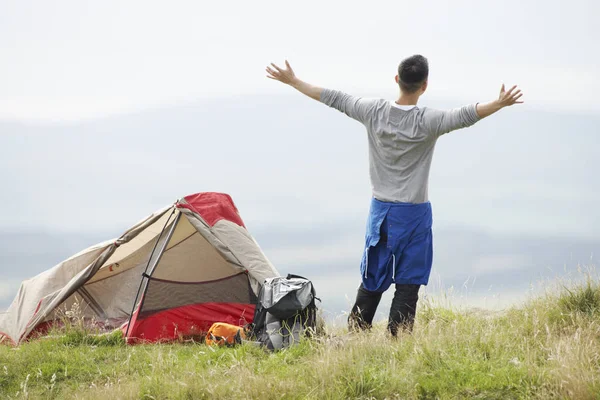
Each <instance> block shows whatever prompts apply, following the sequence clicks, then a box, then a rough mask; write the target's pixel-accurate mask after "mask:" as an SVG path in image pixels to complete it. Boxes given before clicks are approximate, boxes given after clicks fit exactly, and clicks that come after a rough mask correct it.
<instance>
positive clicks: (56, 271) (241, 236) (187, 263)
mask: <svg viewBox="0 0 600 400" xmlns="http://www.w3.org/2000/svg"><path fill="white" fill-rule="evenodd" d="M178 215H179V218H177V216H178ZM176 221H177V225H176V226H174V229H173V233H172V235H171V236H170V239H169V242H168V244H167V246H165V251H164V253H163V254H162V256H161V258H160V261H159V263H158V264H157V266H156V268H155V270H154V272H153V277H155V278H157V279H164V280H172V281H178V282H203V281H209V280H215V279H221V278H225V277H229V276H233V275H236V274H238V273H240V272H243V271H246V270H247V271H248V278H249V280H250V283H251V286H252V290H253V291H254V292H255V294H256V295H258V293H259V290H260V286H261V285H262V283H263V282H264V280H265V279H266V278H271V277H275V276H279V273H278V272H277V270H276V269H275V268H274V267H273V265H272V264H271V263H270V262H269V260H268V259H267V258H266V257H265V255H264V254H263V252H262V251H261V249H260V247H259V246H258V244H257V243H256V241H255V240H254V239H253V238H252V236H251V235H250V234H249V233H248V231H247V230H246V229H244V228H242V227H240V226H238V225H237V224H235V223H232V222H229V221H225V220H221V221H219V222H217V223H216V224H215V226H213V227H210V226H209V225H208V224H206V223H205V222H204V220H202V218H200V217H199V216H198V215H197V214H195V213H194V212H192V211H190V210H188V209H185V208H182V209H177V208H176V206H170V207H166V208H164V209H162V210H159V211H157V212H156V213H154V214H152V215H150V216H149V217H147V218H145V219H144V220H142V221H140V222H139V223H138V224H136V225H135V226H134V227H133V228H131V229H129V230H128V231H127V232H125V233H124V234H123V235H122V236H121V237H120V238H119V239H117V240H110V241H107V242H103V243H100V244H98V245H95V246H92V247H90V248H87V249H85V250H83V251H82V252H80V253H78V254H76V255H74V256H72V257H71V258H69V259H68V260H66V261H63V262H62V263H60V264H58V265H56V266H55V267H54V268H52V269H50V270H48V271H46V272H43V273H41V274H39V275H38V276H36V277H34V278H32V279H29V280H26V281H24V282H23V284H22V285H21V288H20V289H19V292H18V294H17V297H16V298H15V300H14V301H13V303H12V304H11V306H10V307H9V309H8V310H7V312H5V313H2V314H0V342H1V341H2V335H7V336H8V337H9V338H10V339H12V341H13V342H14V343H15V344H18V343H20V342H21V341H22V340H24V339H25V338H26V337H27V335H28V334H29V333H30V332H31V331H32V330H33V329H34V328H35V327H36V326H37V325H38V324H39V323H40V322H43V321H48V320H52V319H55V318H56V317H57V316H59V315H61V313H63V312H64V311H65V310H70V309H72V308H73V306H74V305H75V304H77V305H78V307H79V310H80V313H81V314H80V315H83V316H85V317H90V318H96V319H107V320H119V319H121V320H122V319H126V318H128V317H129V316H130V313H131V308H132V307H133V302H134V301H135V297H136V294H137V291H138V288H139V285H140V283H141V282H142V273H143V272H144V271H145V269H146V266H147V265H148V264H149V261H150V260H149V258H150V256H151V255H152V250H153V249H154V248H155V244H156V240H157V238H158V236H159V235H160V234H161V232H162V231H163V227H165V224H166V223H167V222H168V224H167V225H166V226H167V229H165V232H170V231H171V227H173V224H174V223H175V222H176ZM167 239H168V235H167V234H164V235H162V236H161V240H160V242H159V243H158V245H156V249H157V250H156V252H155V253H154V254H153V255H152V256H153V259H154V258H156V257H158V255H159V250H160V249H162V248H163V246H164V242H165V241H166V240H167ZM153 263H154V260H153V261H152V262H151V263H150V265H152V264H153ZM149 272H150V271H149ZM88 300H89V301H88ZM59 306H60V307H59Z"/></svg>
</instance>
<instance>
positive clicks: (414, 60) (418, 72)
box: [398, 54, 429, 93]
mask: <svg viewBox="0 0 600 400" xmlns="http://www.w3.org/2000/svg"><path fill="white" fill-rule="evenodd" d="M428 76H429V63H428V62H427V59H426V58H425V57H423V56H422V55H420V54H415V55H414V56H410V57H408V58H405V59H404V60H402V62H401V63H400V65H399V66H398V77H399V79H398V81H399V82H398V83H399V84H400V89H402V91H403V92H405V93H414V92H416V91H417V90H419V89H420V88H421V86H422V85H423V83H424V82H425V81H426V80H427V77H428Z"/></svg>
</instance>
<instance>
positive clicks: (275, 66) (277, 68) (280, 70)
mask: <svg viewBox="0 0 600 400" xmlns="http://www.w3.org/2000/svg"><path fill="white" fill-rule="evenodd" d="M271 65H272V66H273V68H275V69H276V70H277V71H279V72H283V70H282V69H281V68H279V67H278V66H277V65H275V64H273V63H271Z"/></svg>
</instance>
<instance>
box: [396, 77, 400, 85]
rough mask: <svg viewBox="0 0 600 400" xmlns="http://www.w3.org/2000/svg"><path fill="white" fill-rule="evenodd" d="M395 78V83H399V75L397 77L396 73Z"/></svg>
mask: <svg viewBox="0 0 600 400" xmlns="http://www.w3.org/2000/svg"><path fill="white" fill-rule="evenodd" d="M395 79H396V83H397V84H400V77H399V76H398V75H396V78H395Z"/></svg>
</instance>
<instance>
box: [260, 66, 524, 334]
mask: <svg viewBox="0 0 600 400" xmlns="http://www.w3.org/2000/svg"><path fill="white" fill-rule="evenodd" d="M285 65H286V68H280V67H278V66H277V65H275V64H271V66H268V67H267V68H266V71H267V74H268V75H267V77H268V78H271V79H275V80H278V81H280V82H283V83H285V84H287V85H290V86H292V87H293V88H295V89H297V90H298V91H300V92H301V93H303V94H305V95H307V96H309V97H312V98H313V99H315V100H318V101H321V102H323V103H325V104H326V105H328V106H330V107H333V108H335V109H337V110H339V111H341V112H343V113H345V114H346V115H348V116H349V117H351V118H354V119H356V120H358V121H360V122H361V123H363V124H364V125H365V127H366V129H367V133H368V141H369V172H370V178H371V186H372V189H373V199H372V201H371V209H370V213H369V218H368V223H367V233H366V244H365V251H364V254H363V258H362V262H361V274H362V283H361V285H360V287H359V288H358V293H357V296H356V303H355V304H354V306H353V307H352V311H351V313H350V317H349V319H348V322H349V325H350V328H351V329H356V328H360V329H366V328H369V327H370V326H371V324H372V322H373V317H374V316H375V311H376V310H377V306H378V305H379V301H380V300H381V295H382V294H383V292H385V291H386V290H387V289H388V288H389V287H390V286H391V284H392V283H394V284H395V286H396V292H395V293H394V299H393V300H392V305H391V307H390V316H389V321H388V330H389V332H390V334H391V335H392V336H396V335H397V332H398V328H399V327H401V328H404V329H407V330H409V331H410V330H411V329H412V325H413V321H414V317H415V312H416V307H417V301H418V293H419V288H420V286H421V285H426V284H427V282H428V281H429V274H430V272H431V264H432V261H433V254H432V253H433V241H432V233H431V226H432V217H431V204H430V203H429V200H428V197H427V186H428V180H429V169H430V166H431V160H432V157H433V150H434V147H435V143H436V141H437V139H438V138H439V137H440V136H441V135H443V134H445V133H448V132H451V131H453V130H456V129H460V128H466V127H468V126H471V125H473V124H474V123H475V122H477V121H479V120H480V119H482V118H485V117H488V116H490V115H492V114H493V113H495V112H496V111H498V110H500V109H502V108H504V107H508V106H511V105H513V104H517V103H522V101H520V100H519V99H520V98H521V96H522V93H521V91H520V90H517V87H516V86H513V87H512V88H511V89H510V90H508V91H506V90H505V87H504V85H502V88H501V89H500V95H499V96H498V98H497V99H496V100H493V101H490V102H488V103H477V104H471V105H467V106H464V107H461V108H457V109H454V110H450V111H440V110H435V109H431V108H428V107H420V106H417V103H418V102H419V98H420V97H421V96H422V95H423V93H425V90H426V89H427V79H428V76H429V65H428V62H427V59H426V58H425V57H423V56H421V55H414V56H412V57H408V58H406V59H405V60H403V61H402V62H401V63H400V66H399V67H398V75H396V83H397V84H398V85H399V87H400V96H399V97H398V100H396V101H395V102H393V101H388V100H383V99H363V98H359V97H354V96H350V95H348V94H345V93H342V92H339V91H336V90H330V89H323V88H320V87H317V86H313V85H310V84H308V83H306V82H303V81H301V80H300V79H298V78H297V77H296V75H295V73H294V71H293V70H292V67H291V66H290V64H289V63H288V62H287V61H286V62H285Z"/></svg>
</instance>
